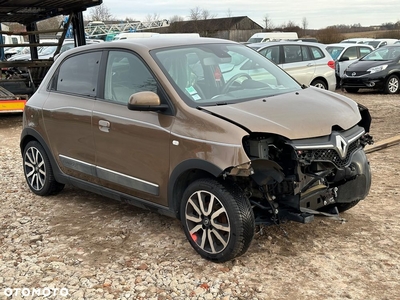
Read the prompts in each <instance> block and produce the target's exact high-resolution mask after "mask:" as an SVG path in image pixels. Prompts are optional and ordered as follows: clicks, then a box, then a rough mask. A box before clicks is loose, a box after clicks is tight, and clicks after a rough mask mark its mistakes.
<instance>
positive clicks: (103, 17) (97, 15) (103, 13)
mask: <svg viewBox="0 0 400 300" xmlns="http://www.w3.org/2000/svg"><path fill="white" fill-rule="evenodd" d="M114 19H115V18H114V17H113V15H112V14H111V13H110V10H109V9H108V7H107V6H106V5H105V4H101V5H97V6H94V7H92V8H90V10H89V20H91V21H112V20H114Z"/></svg>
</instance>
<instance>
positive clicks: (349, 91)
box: [344, 88, 359, 94]
mask: <svg viewBox="0 0 400 300" xmlns="http://www.w3.org/2000/svg"><path fill="white" fill-rule="evenodd" d="M344 89H345V90H346V92H348V93H352V94H354V93H357V92H358V90H359V88H344Z"/></svg>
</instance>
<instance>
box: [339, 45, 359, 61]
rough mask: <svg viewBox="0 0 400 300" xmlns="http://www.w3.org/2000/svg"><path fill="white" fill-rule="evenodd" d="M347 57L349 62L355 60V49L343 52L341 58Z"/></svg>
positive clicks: (351, 48)
mask: <svg viewBox="0 0 400 300" xmlns="http://www.w3.org/2000/svg"><path fill="white" fill-rule="evenodd" d="M344 56H346V57H348V58H349V59H350V60H352V59H356V58H357V49H356V47H350V48H348V49H346V51H344V53H343V55H342V57H344Z"/></svg>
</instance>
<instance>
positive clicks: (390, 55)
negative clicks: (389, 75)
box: [361, 46, 400, 61]
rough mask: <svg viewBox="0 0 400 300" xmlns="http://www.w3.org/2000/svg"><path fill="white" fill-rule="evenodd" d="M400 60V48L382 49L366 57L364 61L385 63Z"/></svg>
mask: <svg viewBox="0 0 400 300" xmlns="http://www.w3.org/2000/svg"><path fill="white" fill-rule="evenodd" d="M396 59H397V60H398V59H400V46H398V47H397V46H396V47H382V48H379V49H377V50H375V51H372V52H371V53H370V54H368V55H366V56H364V57H363V58H362V59H361V60H363V61H371V60H372V61H385V60H396Z"/></svg>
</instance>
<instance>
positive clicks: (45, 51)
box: [8, 39, 104, 61]
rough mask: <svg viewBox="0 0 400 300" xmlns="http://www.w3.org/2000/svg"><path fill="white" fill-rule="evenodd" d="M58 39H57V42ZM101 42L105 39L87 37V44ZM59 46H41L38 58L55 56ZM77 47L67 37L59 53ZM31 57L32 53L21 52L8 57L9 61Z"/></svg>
mask: <svg viewBox="0 0 400 300" xmlns="http://www.w3.org/2000/svg"><path fill="white" fill-rule="evenodd" d="M56 42H57V41H55V43H56ZM100 42H104V41H103V40H100V39H87V40H86V44H88V45H89V44H93V43H100ZM57 47H58V46H43V47H40V48H39V50H38V59H51V58H54V56H55V55H56V54H55V53H56V50H57ZM74 47H75V41H74V40H73V39H65V40H64V42H63V44H62V46H61V49H60V52H59V53H63V52H64V51H67V50H69V49H72V48H74ZM30 59H31V55H30V53H28V54H21V55H14V56H12V57H10V58H9V59H8V61H16V60H30Z"/></svg>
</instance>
